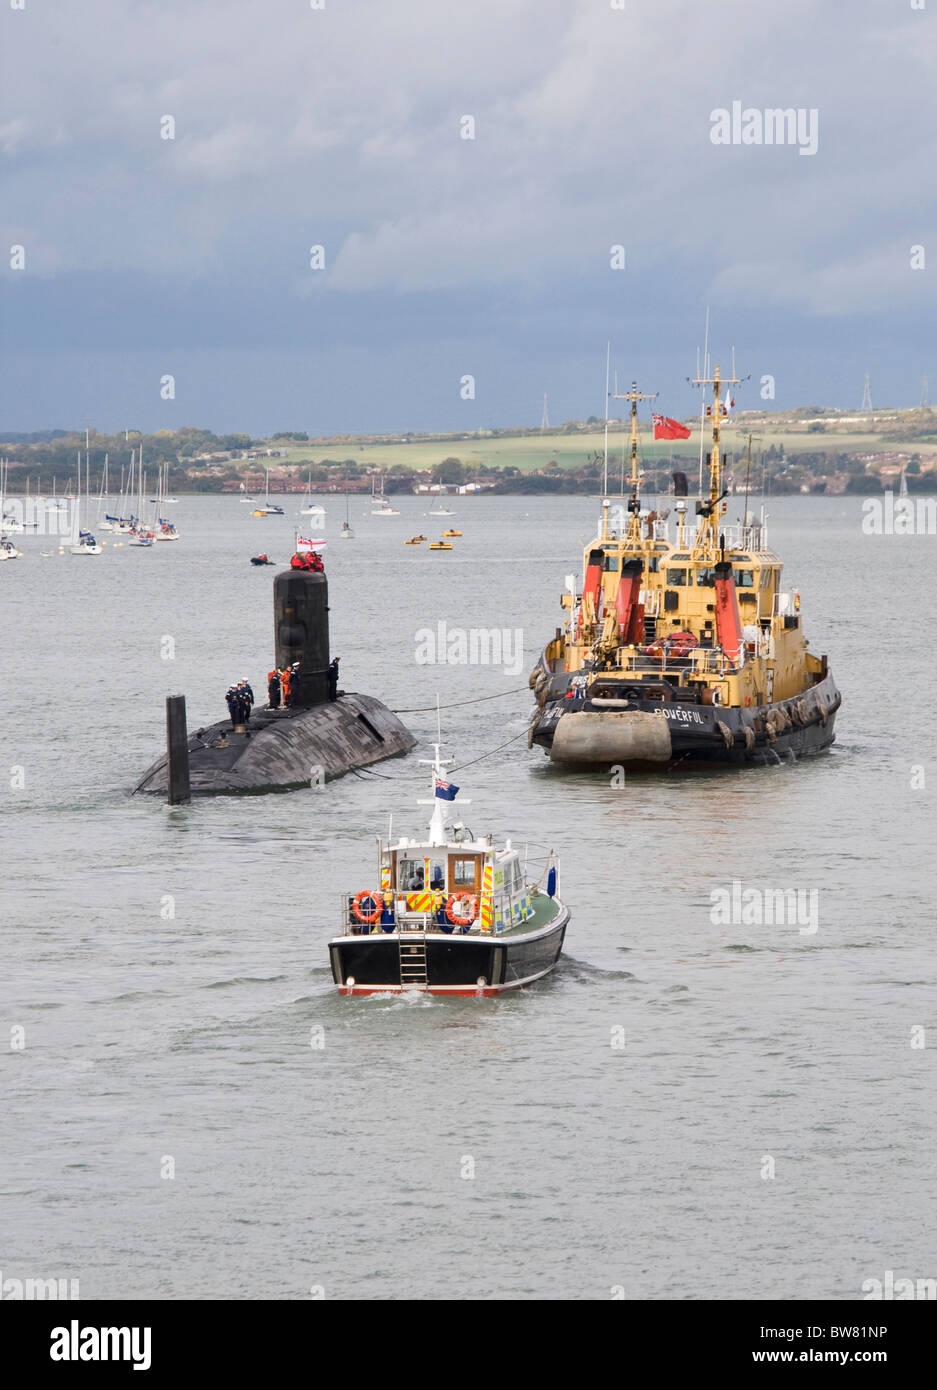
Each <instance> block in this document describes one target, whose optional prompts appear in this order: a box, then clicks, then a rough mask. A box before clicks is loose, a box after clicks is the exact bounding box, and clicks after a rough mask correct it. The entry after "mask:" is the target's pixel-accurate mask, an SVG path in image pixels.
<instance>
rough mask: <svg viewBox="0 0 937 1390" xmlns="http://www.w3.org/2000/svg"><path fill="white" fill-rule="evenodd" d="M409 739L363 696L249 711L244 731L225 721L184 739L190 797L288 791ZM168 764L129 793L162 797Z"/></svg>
mask: <svg viewBox="0 0 937 1390" xmlns="http://www.w3.org/2000/svg"><path fill="white" fill-rule="evenodd" d="M415 746H416V740H415V739H414V737H413V735H412V734H411V733H410V731H409V730H408V729H407V728H406V727H405V725H403V724H402V723H401V722H400V720H399V719H398V718H397V716H396V715H395V714H393V713H392V711H391V710H389V709H388V708H387V706H386V705H384V704H382V703H381V701H380V700H376V699H374V698H373V696H370V695H360V694H357V693H355V692H347V693H342V694H340V695H339V696H338V698H337V699H336V700H331V701H328V702H327V703H325V704H317V705H312V706H311V707H308V708H305V709H295V708H294V709H279V710H271V709H269V708H267V707H263V708H260V709H256V710H255V711H254V713H253V714H252V716H251V719H250V722H249V723H248V724H247V725H246V726H245V732H243V733H239V732H235V731H233V730H232V728H231V721H230V720H229V719H225V720H221V721H220V722H219V723H217V724H212V725H211V726H210V727H207V728H204V729H200V730H199V731H198V733H195V734H192V735H191V736H190V738H189V741H188V748H189V780H190V786H191V794H192V796H225V795H237V794H241V795H249V794H252V793H254V794H257V793H263V792H276V791H284V792H285V791H295V790H296V789H297V788H299V787H303V786H306V787H308V786H310V785H315V784H317V783H321V782H325V781H329V780H331V779H332V778H335V777H341V776H343V775H344V774H345V773H346V772H350V771H351V770H352V769H353V768H356V767H367V765H368V764H369V763H375V762H380V761H381V760H382V759H384V758H392V757H396V756H399V755H402V754H404V753H409V752H410V750H411V749H412V748H414V747H415ZM167 787H168V767H167V761H166V758H165V757H162V758H160V759H159V760H158V761H157V762H155V763H154V764H153V765H152V767H150V768H148V770H147V771H146V772H145V773H144V774H143V776H142V777H141V779H140V781H139V782H138V783H137V785H136V787H135V788H134V793H133V794H134V795H136V794H137V793H143V794H150V795H154V796H161V797H165V795H166V792H167Z"/></svg>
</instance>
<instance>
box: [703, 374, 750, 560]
mask: <svg viewBox="0 0 937 1390" xmlns="http://www.w3.org/2000/svg"><path fill="white" fill-rule="evenodd" d="M739 381H740V378H739V377H737V376H735V375H732V376H730V377H722V375H721V374H720V370H719V366H718V364H717V365H716V366H715V367H714V368H713V374H712V376H711V377H701V376H697V377H696V379H695V380H694V381H693V382H692V383H691V384H692V385H693V386H711V387H712V389H713V402H712V405H711V406H710V407H709V410H710V415H711V417H712V427H713V437H712V451H711V452H710V455H709V497H708V499H707V500H706V501H705V502H704V501H703V499H702V498H700V500H699V502H697V504H696V508H697V511H698V512H699V515H700V521H699V526H698V527H697V531H696V544H695V545H694V547H693V555H694V558H698V557H699V556H701V555H709V556H714V555H715V554H716V552H717V550H718V548H719V546H718V541H719V535H718V531H719V517H720V516H722V515H724V514H725V511H726V503H725V500H724V499H725V496H726V494H725V492H724V491H723V489H722V454H721V451H720V440H721V438H722V412H723V408H724V407H723V405H722V387H723V386H737V385H738V384H739ZM720 504H721V505H720Z"/></svg>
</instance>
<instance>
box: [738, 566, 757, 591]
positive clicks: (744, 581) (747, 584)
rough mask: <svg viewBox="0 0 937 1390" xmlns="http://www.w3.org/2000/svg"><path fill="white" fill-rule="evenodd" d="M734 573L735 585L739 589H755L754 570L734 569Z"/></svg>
mask: <svg viewBox="0 0 937 1390" xmlns="http://www.w3.org/2000/svg"><path fill="white" fill-rule="evenodd" d="M733 573H734V574H735V587H736V588H737V589H754V587H755V571H754V570H734V571H733Z"/></svg>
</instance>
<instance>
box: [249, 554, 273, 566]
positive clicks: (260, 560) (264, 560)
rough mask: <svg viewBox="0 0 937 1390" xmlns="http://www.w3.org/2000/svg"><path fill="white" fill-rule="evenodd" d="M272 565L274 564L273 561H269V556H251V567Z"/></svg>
mask: <svg viewBox="0 0 937 1390" xmlns="http://www.w3.org/2000/svg"><path fill="white" fill-rule="evenodd" d="M273 563H274V561H273V560H271V559H270V557H269V555H252V556H251V564H252V565H272V564H273Z"/></svg>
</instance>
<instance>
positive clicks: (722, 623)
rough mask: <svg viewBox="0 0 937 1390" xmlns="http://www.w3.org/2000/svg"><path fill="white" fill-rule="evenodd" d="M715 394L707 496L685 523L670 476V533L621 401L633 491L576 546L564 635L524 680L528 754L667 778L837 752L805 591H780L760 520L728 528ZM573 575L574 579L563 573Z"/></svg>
mask: <svg viewBox="0 0 937 1390" xmlns="http://www.w3.org/2000/svg"><path fill="white" fill-rule="evenodd" d="M693 384H694V385H696V386H700V387H703V388H706V387H711V388H712V405H711V406H710V407H709V411H708V413H709V415H710V416H711V419H712V450H711V453H710V454H709V458H708V464H709V490H708V495H706V496H704V497H701V498H700V499H699V500H698V501H697V502H696V519H695V522H690V520H689V519H688V517H687V501H686V500H685V499H686V497H687V491H688V489H687V483H686V476H685V475H684V474H681V473H676V474H675V475H674V484H675V486H674V491H675V495H676V497H677V501H676V503H675V511H676V536H675V537H674V538H671V536H670V534H669V524H670V523H669V520H668V519H666V518H662V517H660V516H659V515H658V514H657V513H655V512H653V511H650V512H642V509H641V503H640V500H639V496H638V492H639V473H638V430H637V403H638V401H639V400H641V399H644V397H643V396H642V395H641V393H639V392H638V390H637V387H636V386H633V387H632V389H631V391H630V393H628V395H627V396H626V397H625V399H628V400H630V401H631V495H630V497H629V498H628V502H627V515H626V513H625V508H624V507H621V506H618V507H615V508H614V509H612V506H611V502H610V501H609V500H608V498H607V497H606V498H605V500H603V503H602V517H601V521H600V523H599V529H598V534H597V536H596V537H595V539H594V540H592V541H590V542H589V544H588V545H587V546H586V547H585V550H584V556H583V559H584V564H583V581H582V587H581V591H577V588H578V586H577V585H576V584H575V581H573V582H572V583H571V584H570V586H569V589H568V592H566V593H564V594H563V596H562V599H561V603H562V606H563V608H565V609H566V610H567V615H568V616H567V621H566V625H565V627H564V628H557V630H556V635H555V637H554V638H553V640H552V641H551V642H549V643H548V644H547V646H546V647H545V648H544V650H543V652H542V654H541V657H540V660H539V661H538V663H537V665H536V667H535V668H534V670H533V671H532V672H531V676H530V685H531V688H532V689H533V690H534V693H535V697H536V700H537V704H538V706H539V708H540V714H539V717H538V718H537V719H536V721H535V723H534V724H533V726H532V728H531V733H530V736H529V739H528V742H529V744H530V745H533V744H534V743H536V744H539V745H540V746H541V747H542V748H544V749H545V750H546V751H547V752H548V753H549V756H550V758H551V760H552V761H553V762H555V763H561V764H568V765H572V766H590V765H592V766H595V765H600V766H604V767H608V766H611V765H617V764H621V765H622V766H627V767H643V768H654V767H656V768H673V767H676V766H680V767H692V766H694V765H696V766H699V765H711V764H713V763H730V764H731V763H735V764H743V763H748V764H753V763H761V764H764V763H773V762H778V761H780V760H781V759H782V758H785V757H786V758H794V757H802V756H806V755H808V754H813V753H820V752H822V751H823V750H824V749H826V748H828V747H829V746H830V744H832V742H833V739H834V733H833V725H834V720H835V715H836V711H837V710H838V709H839V706H840V704H841V701H842V697H841V696H840V693H839V691H838V689H837V687H836V684H835V682H834V680H833V677H832V675H831V674H830V671H829V668H828V664H827V658H826V657H825V656H822V657H818V656H814V655H813V654H812V653H811V652H809V651H808V650H807V641H806V638H805V637H804V634H803V628H802V620H801V613H800V596H799V594H797V593H796V592H793V591H789V590H785V589H783V587H782V581H781V570H782V564H781V561H780V560H779V559H778V557H777V556H776V555H775V554H774V553H773V552H772V551H771V550H770V549H769V546H768V533H767V525H766V522H765V518H764V514H763V513H762V517H761V519H760V520H759V521H754V520H752V519H750V517H749V513H748V498H747V496H746V499H745V515H744V520H743V521H742V522H739V523H734V524H726V523H724V522H723V521H722V518H723V517H724V516H725V514H726V509H727V504H726V501H725V498H726V495H727V494H726V491H725V490H724V488H723V477H722V469H723V464H722V452H721V446H720V436H721V426H722V417H723V415H724V413H725V409H726V408H725V406H724V405H723V402H722V388H723V386H726V385H728V386H730V387H731V386H733V385H735V384H737V378H735V377H734V376H733V377H730V378H728V379H727V380H723V379H722V378H721V377H720V371H719V368H718V367H716V368H715V369H714V372H713V376H712V378H701V377H697V379H696V381H695V382H694V383H693ZM571 579H572V577H571Z"/></svg>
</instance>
